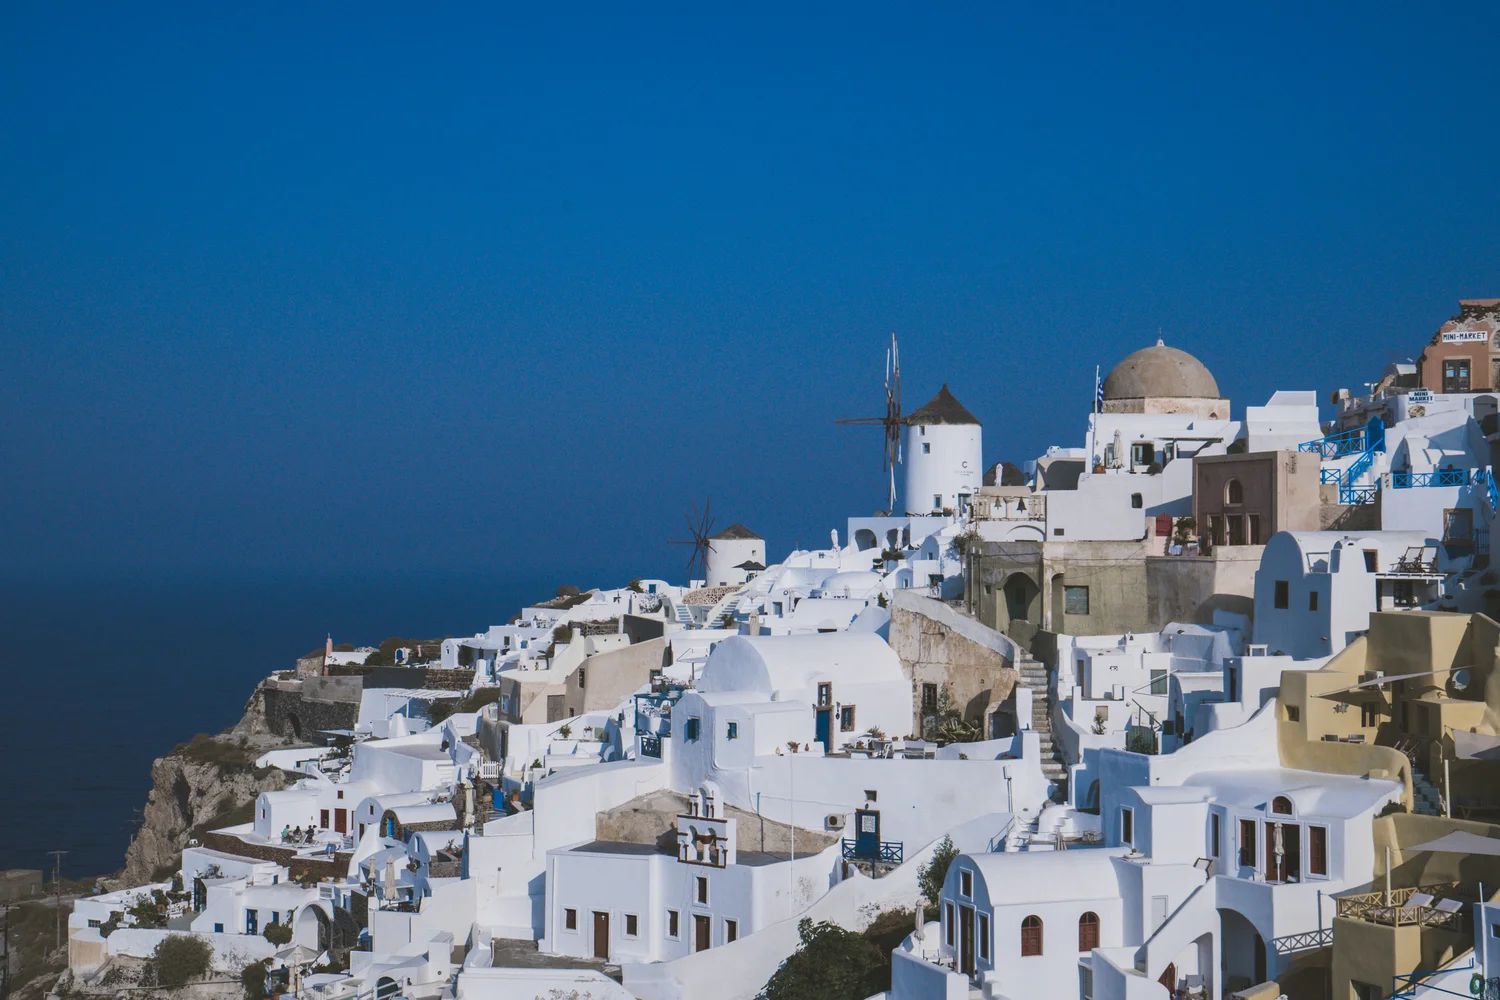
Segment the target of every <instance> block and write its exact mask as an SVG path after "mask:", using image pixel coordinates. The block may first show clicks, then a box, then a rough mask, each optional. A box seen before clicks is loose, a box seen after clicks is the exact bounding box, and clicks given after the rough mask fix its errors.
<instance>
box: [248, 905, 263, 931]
mask: <svg viewBox="0 0 1500 1000" xmlns="http://www.w3.org/2000/svg"><path fill="white" fill-rule="evenodd" d="M259 930H260V914H259V913H257V912H256V911H255V910H246V911H245V933H246V934H256V933H259Z"/></svg>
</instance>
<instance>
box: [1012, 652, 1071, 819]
mask: <svg viewBox="0 0 1500 1000" xmlns="http://www.w3.org/2000/svg"><path fill="white" fill-rule="evenodd" d="M1016 669H1017V670H1019V671H1020V673H1021V685H1022V686H1023V687H1025V688H1027V689H1029V690H1030V691H1031V728H1032V729H1034V730H1036V734H1037V736H1039V737H1040V738H1041V744H1042V775H1043V776H1044V777H1046V779H1047V780H1048V781H1050V782H1052V801H1054V802H1066V801H1067V800H1068V767H1067V765H1066V764H1064V763H1063V759H1062V755H1061V753H1059V751H1058V748H1057V745H1056V744H1055V743H1054V742H1053V740H1052V690H1051V684H1050V681H1051V675H1050V674H1049V673H1048V672H1047V666H1046V664H1044V663H1041V662H1040V661H1038V660H1035V659H1033V658H1032V657H1031V655H1030V654H1029V653H1026V652H1024V651H1023V652H1022V653H1021V659H1020V660H1019V661H1018V662H1017V663H1016Z"/></svg>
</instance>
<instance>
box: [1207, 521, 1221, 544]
mask: <svg viewBox="0 0 1500 1000" xmlns="http://www.w3.org/2000/svg"><path fill="white" fill-rule="evenodd" d="M1208 537H1209V538H1210V539H1212V540H1213V543H1214V544H1215V545H1223V544H1224V518H1222V517H1220V516H1219V515H1218V514H1210V515H1208Z"/></svg>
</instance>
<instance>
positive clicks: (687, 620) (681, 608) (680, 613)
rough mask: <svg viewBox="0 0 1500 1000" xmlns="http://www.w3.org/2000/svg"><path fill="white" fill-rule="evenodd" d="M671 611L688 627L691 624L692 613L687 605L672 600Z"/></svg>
mask: <svg viewBox="0 0 1500 1000" xmlns="http://www.w3.org/2000/svg"><path fill="white" fill-rule="evenodd" d="M672 611H673V613H674V614H675V615H676V617H677V620H678V621H679V622H681V623H682V624H684V625H686V626H688V627H689V628H691V627H692V626H693V624H694V622H693V613H692V612H691V611H689V610H688V609H687V605H685V604H678V603H677V602H675V601H674V602H673V603H672Z"/></svg>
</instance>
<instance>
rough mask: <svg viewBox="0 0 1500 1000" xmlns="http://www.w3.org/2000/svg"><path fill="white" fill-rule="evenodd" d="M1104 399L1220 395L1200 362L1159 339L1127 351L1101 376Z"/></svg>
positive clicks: (1211, 376) (1210, 376)
mask: <svg viewBox="0 0 1500 1000" xmlns="http://www.w3.org/2000/svg"><path fill="white" fill-rule="evenodd" d="M1104 398H1105V399H1151V398H1155V399H1219V398H1220V396H1219V383H1218V382H1216V381H1215V380H1214V376H1213V373H1212V372H1210V371H1209V370H1208V369H1207V368H1205V367H1204V366H1203V362H1201V361H1199V360H1198V359H1197V358H1195V357H1193V356H1192V355H1191V354H1189V353H1188V352H1187V351H1179V350H1178V349H1177V348H1175V347H1168V346H1167V345H1165V344H1163V343H1162V342H1161V341H1160V340H1158V341H1157V342H1156V343H1155V344H1154V345H1153V346H1151V347H1143V348H1141V349H1140V350H1139V351H1136V352H1135V353H1134V354H1130V355H1127V356H1126V357H1125V358H1124V359H1123V360H1122V361H1121V362H1120V363H1119V364H1117V365H1115V366H1114V368H1113V369H1111V370H1110V373H1109V376H1108V377H1107V378H1106V379H1105V380H1104Z"/></svg>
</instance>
